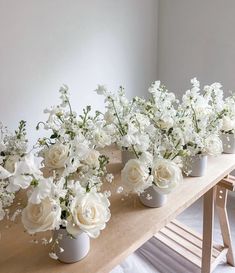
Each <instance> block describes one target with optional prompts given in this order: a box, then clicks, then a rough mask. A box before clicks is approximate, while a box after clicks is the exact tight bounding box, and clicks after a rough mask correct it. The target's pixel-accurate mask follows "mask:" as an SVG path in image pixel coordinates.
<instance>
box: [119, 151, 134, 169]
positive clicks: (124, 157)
mask: <svg viewBox="0 0 235 273" xmlns="http://www.w3.org/2000/svg"><path fill="white" fill-rule="evenodd" d="M135 158H136V156H135V154H134V152H131V151H128V150H127V151H126V150H124V151H122V164H123V166H125V165H126V163H127V162H128V161H129V160H130V159H135Z"/></svg>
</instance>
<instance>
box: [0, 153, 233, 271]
mask: <svg viewBox="0 0 235 273" xmlns="http://www.w3.org/2000/svg"><path fill="white" fill-rule="evenodd" d="M113 156H114V157H115V155H113ZM120 167H121V164H120V162H118V160H116V161H115V162H114V165H113V166H111V169H112V170H116V174H115V181H114V183H113V184H112V186H111V188H112V191H113V193H114V194H113V196H112V198H111V204H112V205H111V212H112V218H111V220H110V222H109V223H108V225H107V228H106V229H105V230H104V231H102V233H101V235H100V237H99V238H98V239H95V240H92V242H91V251H90V253H89V254H88V256H87V257H86V258H85V259H83V260H82V261H80V262H78V263H75V264H70V265H67V264H62V263H60V262H58V261H54V260H51V259H50V258H49V257H48V248H47V247H44V246H41V245H36V246H35V245H33V244H30V243H28V241H29V240H30V239H31V238H30V237H29V236H28V235H27V234H25V233H24V232H23V228H22V226H21V225H13V226H12V228H11V229H7V230H6V229H5V228H4V225H5V224H4V223H1V224H0V231H1V233H2V239H1V241H0V272H1V273H16V272H17V273H75V272H76V273H107V272H109V271H111V269H112V268H113V267H115V266H116V265H118V264H119V263H120V262H121V261H122V260H123V259H125V258H126V257H127V256H128V255H129V254H131V253H132V252H134V251H135V250H136V249H138V248H139V247H140V246H141V245H142V244H143V243H144V242H146V241H147V240H149V239H150V238H151V237H152V236H153V235H154V234H156V232H157V231H159V230H160V229H161V228H163V227H164V226H165V225H166V224H168V223H169V222H170V221H171V220H172V219H174V218H175V217H176V216H177V215H178V214H179V213H181V212H182V211H183V210H184V209H185V208H187V207H189V206H190V205H191V204H192V203H194V202H195V201H196V200H197V199H198V198H200V197H201V196H202V195H204V194H205V193H206V192H207V191H208V190H210V189H211V188H212V187H214V186H215V185H216V184H217V183H218V182H219V181H220V180H221V179H223V178H224V177H225V176H226V175H227V174H228V173H230V172H231V171H232V170H233V169H235V155H222V156H220V157H217V158H210V159H209V164H208V171H207V174H206V176H204V177H200V178H192V177H190V178H185V179H184V183H183V184H182V185H181V186H180V187H178V188H177V189H176V190H175V191H174V192H173V193H171V194H170V195H169V198H168V203H167V204H166V205H165V206H164V207H162V208H156V209H150V208H146V207H144V206H143V205H141V204H140V202H139V201H138V198H137V197H135V196H132V197H131V198H130V197H129V198H125V200H124V201H122V200H121V199H122V198H123V196H122V195H120V194H116V193H115V191H116V189H117V187H118V185H119V183H120Z"/></svg>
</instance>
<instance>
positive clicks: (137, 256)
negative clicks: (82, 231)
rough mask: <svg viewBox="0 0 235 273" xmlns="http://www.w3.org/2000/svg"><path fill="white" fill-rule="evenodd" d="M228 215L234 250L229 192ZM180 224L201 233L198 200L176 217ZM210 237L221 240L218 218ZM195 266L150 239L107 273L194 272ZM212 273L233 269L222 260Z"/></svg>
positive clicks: (234, 213) (233, 272) (234, 215)
mask: <svg viewBox="0 0 235 273" xmlns="http://www.w3.org/2000/svg"><path fill="white" fill-rule="evenodd" d="M228 215H229V220H230V226H231V232H232V239H233V246H234V250H235V196H234V195H229V198H228ZM178 219H179V220H181V221H182V222H183V223H185V224H187V225H189V226H190V227H192V228H194V229H195V230H197V231H198V232H202V200H199V201H198V202H196V203H195V204H194V205H193V206H191V207H190V208H188V209H187V210H186V211H184V212H183V213H182V214H181V215H180V216H179V217H178ZM214 240H215V241H216V242H218V243H221V242H222V238H221V232H220V228H219V223H218V219H217V217H216V220H215V229H214ZM198 272H200V271H199V270H198V269H197V268H196V267H195V266H193V265H192V264H191V263H189V262H188V261H186V260H185V259H183V258H182V257H181V256H179V255H177V254H175V253H174V251H172V250H171V249H169V248H167V247H166V246H164V245H163V244H161V243H160V242H159V241H158V240H157V239H155V238H152V239H151V240H149V241H148V242H147V243H145V244H144V245H143V246H142V247H141V248H140V249H138V250H137V251H136V252H135V253H133V254H132V255H130V256H129V257H128V258H127V259H126V260H125V261H124V262H123V263H122V264H120V265H119V266H118V267H116V268H114V269H113V270H112V271H111V272H110V273H198ZM214 273H235V268H234V267H231V266H229V265H227V264H226V263H223V264H221V265H219V266H218V267H217V268H216V270H215V271H214Z"/></svg>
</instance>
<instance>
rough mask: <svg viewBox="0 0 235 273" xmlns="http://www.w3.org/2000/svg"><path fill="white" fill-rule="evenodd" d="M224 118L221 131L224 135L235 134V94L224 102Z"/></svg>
mask: <svg viewBox="0 0 235 273" xmlns="http://www.w3.org/2000/svg"><path fill="white" fill-rule="evenodd" d="M223 110H224V116H223V119H222V127H221V131H222V133H223V134H234V133H235V94H234V93H232V94H231V95H230V96H229V97H227V98H226V99H225V101H224V105H223Z"/></svg>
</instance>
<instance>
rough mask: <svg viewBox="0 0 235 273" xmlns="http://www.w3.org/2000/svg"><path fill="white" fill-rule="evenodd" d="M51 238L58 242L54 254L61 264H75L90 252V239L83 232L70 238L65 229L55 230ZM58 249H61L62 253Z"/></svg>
mask: <svg viewBox="0 0 235 273" xmlns="http://www.w3.org/2000/svg"><path fill="white" fill-rule="evenodd" d="M53 236H54V239H55V240H56V239H57V240H58V245H56V248H55V253H56V255H57V256H58V259H59V261H61V262H63V263H76V262H78V261H80V260H81V259H83V258H84V257H85V256H86V255H87V254H88V252H89V250H90V238H89V236H88V235H87V234H86V233H85V232H83V231H81V233H80V234H78V235H76V236H73V237H72V236H71V235H69V234H68V232H67V230H66V229H65V228H61V229H59V230H55V231H54V235H53ZM60 248H62V249H63V251H62V252H61V251H60Z"/></svg>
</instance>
